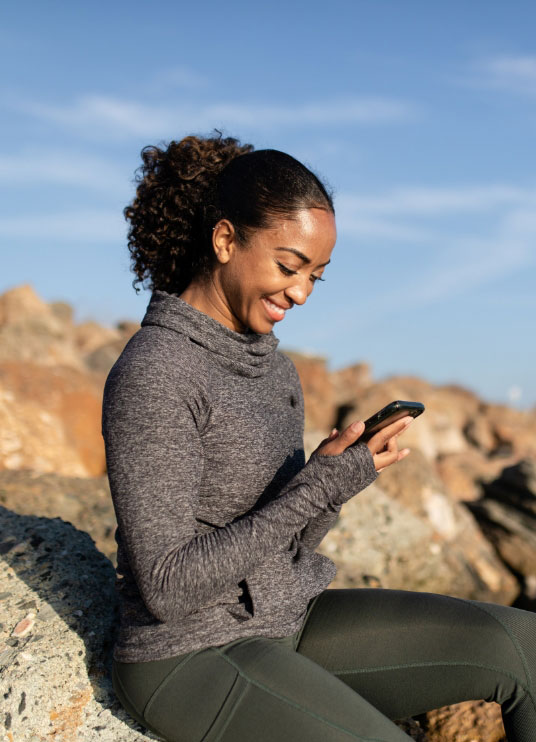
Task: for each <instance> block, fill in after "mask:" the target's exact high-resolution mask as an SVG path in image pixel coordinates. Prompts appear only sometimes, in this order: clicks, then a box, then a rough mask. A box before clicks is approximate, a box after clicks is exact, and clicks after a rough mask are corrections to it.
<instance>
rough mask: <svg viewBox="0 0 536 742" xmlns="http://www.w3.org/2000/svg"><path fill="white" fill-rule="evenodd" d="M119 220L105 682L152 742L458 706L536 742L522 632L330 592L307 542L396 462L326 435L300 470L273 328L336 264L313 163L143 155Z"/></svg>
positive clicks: (524, 626)
mask: <svg viewBox="0 0 536 742" xmlns="http://www.w3.org/2000/svg"><path fill="white" fill-rule="evenodd" d="M142 156H143V161H144V165H143V168H142V171H141V175H140V177H139V182H138V189H137V195H136V198H135V200H134V202H133V203H132V205H131V206H129V207H128V208H127V209H126V210H125V214H126V217H127V219H128V220H129V221H130V225H131V226H130V232H129V248H130V251H131V256H132V259H133V268H134V271H135V273H136V275H137V278H138V281H145V282H147V283H148V284H149V286H150V288H152V289H153V295H152V299H151V302H150V304H149V307H148V310H147V313H146V315H145V318H144V320H143V322H142V328H141V329H140V331H139V332H138V333H137V334H136V335H135V336H134V337H133V338H132V339H131V341H130V342H129V343H128V345H127V347H126V348H125V350H124V351H123V353H122V355H121V357H120V358H119V360H118V361H117V363H116V364H115V366H114V368H113V369H112V371H111V373H110V375H109V377H108V381H107V384H106V389H105V397H104V414H103V434H104V438H105V443H106V454H107V463H108V474H109V479H110V485H111V491H112V497H113V501H114V507H115V510H116V515H117V521H118V530H117V536H116V537H117V541H118V581H117V586H118V589H119V593H120V599H121V625H120V630H119V637H118V640H117V644H116V647H115V651H114V666H113V682H114V688H115V690H116V693H117V695H118V697H119V699H120V701H121V703H122V704H123V706H124V707H125V709H126V710H127V711H128V712H129V713H130V714H131V715H132V716H133V717H135V718H136V719H137V720H138V721H140V723H141V724H143V725H144V726H146V727H147V728H149V729H151V730H152V731H153V732H154V733H156V734H157V735H158V736H160V737H162V738H163V739H165V740H173V741H175V740H176V741H182V742H201V740H203V741H204V742H240V741H241V740H255V741H256V742H276V741H277V742H279V741H281V740H293V742H305V741H306V740H307V742H317V741H318V742H320V740H322V742H335V741H337V742H338V741H339V740H340V741H341V742H342V740H348V739H357V740H382V741H385V742H391V741H393V742H394V741H395V740H404V739H408V737H407V736H406V735H405V734H404V733H403V732H402V731H401V730H400V729H399V728H398V727H397V726H396V725H395V724H393V722H392V721H390V720H391V719H396V718H401V717H405V716H410V715H414V714H417V713H420V712H423V711H426V710H428V709H431V708H436V707H439V706H442V705H445V704H448V703H454V702H457V701H462V700H466V699H471V698H485V699H486V700H496V701H498V702H500V703H501V704H502V708H503V715H504V720H505V726H506V728H507V732H508V735H509V740H517V741H518V742H519V741H522V742H528V741H529V740H533V741H534V740H536V707H535V702H534V676H535V675H536V631H535V629H536V620H535V616H534V615H533V614H531V613H526V612H523V611H516V610H514V609H511V608H505V607H502V606H494V605H488V604H484V603H475V602H470V601H464V600H458V599H454V598H448V597H445V596H438V595H429V594H420V593H409V592H400V591H390V590H326V587H327V586H328V584H329V583H330V581H331V580H332V578H333V576H334V571H335V569H334V565H333V564H332V563H331V562H330V561H329V560H328V559H327V558H326V557H324V556H321V555H319V554H317V553H315V549H316V547H317V546H318V544H319V543H320V541H321V540H322V538H323V536H324V535H325V534H326V532H327V531H328V529H329V528H330V526H331V525H332V524H333V523H334V521H335V519H336V518H337V514H338V512H339V510H340V508H341V506H342V504H343V503H344V502H345V501H347V500H348V499H350V497H352V496H353V495H355V494H356V493H357V492H359V491H361V490H362V489H363V488H364V487H366V486H367V485H368V484H370V483H371V482H372V481H373V480H374V479H375V478H376V477H377V472H378V471H380V470H381V469H382V468H384V467H386V466H391V465H393V464H394V463H396V462H397V461H399V460H400V459H401V458H403V457H404V456H406V455H407V454H408V453H409V451H408V450H407V449H403V450H402V451H399V450H398V446H397V438H398V436H399V435H400V434H401V433H403V431H404V430H405V429H406V427H407V425H408V424H409V422H410V419H408V418H405V419H403V420H402V421H399V422H397V423H394V424H392V425H390V426H389V427H388V428H386V429H385V430H384V431H382V432H381V433H378V434H377V435H376V436H374V437H373V438H372V439H371V440H370V441H369V442H368V443H367V444H364V443H359V441H358V439H359V436H360V435H361V433H362V431H363V423H362V422H356V423H353V424H352V425H351V426H349V427H348V428H347V429H346V430H345V431H343V432H342V433H340V434H339V433H338V432H337V431H333V432H332V434H331V435H330V436H329V438H327V439H326V440H325V441H323V443H322V444H321V445H320V446H319V448H318V449H317V450H316V451H315V453H314V454H313V455H312V457H311V458H310V460H309V462H308V463H307V464H306V463H305V460H304V453H303V442H302V434H303V399H302V394H301V389H300V384H299V380H298V377H297V374H296V371H295V369H294V367H293V365H292V363H291V362H290V361H289V360H288V358H286V357H285V356H283V355H282V354H280V353H279V352H277V350H276V346H277V340H276V338H275V337H274V335H273V332H272V329H273V326H274V325H275V324H276V323H277V322H280V321H282V320H283V318H284V316H285V312H286V311H288V310H289V309H291V308H292V307H293V306H294V305H295V304H303V303H304V302H305V301H306V299H307V297H308V296H309V294H310V293H311V291H312V290H313V286H314V284H315V283H316V282H317V281H320V280H322V274H323V272H324V269H325V267H326V265H327V264H328V263H329V261H330V259H331V253H332V250H333V246H334V244H335V237H336V233H335V220H334V209H333V204H332V201H331V198H330V196H329V194H328V193H327V192H326V189H325V188H324V186H323V185H322V184H321V183H320V181H319V180H318V179H317V178H316V176H314V175H313V174H312V173H311V172H310V171H309V170H307V169H306V168H305V167H304V166H303V165H301V164H300V163H299V162H297V161H296V160H294V159H293V158H292V157H290V156H288V155H285V154H283V153H281V152H277V151H274V150H261V151H257V152H255V151H253V149H252V147H250V146H241V145H240V144H239V143H238V142H237V141H236V140H234V139H223V138H221V137H220V136H215V137H213V138H199V137H187V138H186V139H183V140H182V141H180V142H171V143H170V145H169V146H168V147H167V149H159V148H157V147H149V148H146V149H145V150H144V151H143V153H142Z"/></svg>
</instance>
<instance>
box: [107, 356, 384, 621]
mask: <svg viewBox="0 0 536 742" xmlns="http://www.w3.org/2000/svg"><path fill="white" fill-rule="evenodd" d="M178 388H179V389H180V388H182V389H183V390H184V389H185V390H186V391H183V393H182V394H179V395H178V394H177V389H178ZM193 388H195V385H194V384H188V383H186V384H185V383H184V379H183V378H182V379H181V380H180V381H179V380H177V379H173V378H162V377H161V376H157V374H156V372H154V371H153V370H152V368H151V366H150V365H149V364H143V365H141V364H140V365H138V366H135V365H134V364H131V365H130V366H129V369H128V373H124V374H123V373H122V372H121V368H120V367H119V369H118V370H117V371H115V372H112V374H111V375H110V377H109V379H108V382H107V385H106V389H105V396H104V408H103V435H104V439H105V444H106V457H107V464H108V476H109V479H110V487H111V491H112V496H113V500H114V507H115V510H116V515H117V520H118V524H119V528H120V532H121V536H122V540H123V544H124V547H125V549H126V553H127V556H128V561H129V565H130V567H131V569H132V571H133V574H134V577H135V579H136V582H137V584H138V587H139V590H140V593H141V596H142V598H143V600H144V602H145V604H146V605H147V607H148V609H149V610H150V611H151V613H153V615H155V616H156V617H157V618H158V619H160V620H164V621H165V620H168V619H169V618H171V617H174V616H181V615H187V614H188V613H190V612H192V611H193V610H195V609H197V608H199V607H200V606H202V605H203V604H204V603H206V602H207V601H208V600H209V599H210V600H212V599H214V597H215V596H218V595H220V594H222V593H223V592H225V591H226V589H228V588H230V587H232V586H233V585H236V584H237V583H238V582H240V580H242V579H244V577H245V576H246V575H247V574H248V573H249V572H250V571H251V570H252V569H253V568H255V567H256V566H257V565H258V564H259V563H260V562H261V561H262V560H263V558H264V556H265V555H266V554H267V553H268V552H270V551H272V550H274V549H276V548H277V547H278V545H280V546H281V547H282V548H285V546H286V544H288V541H289V537H291V536H292V535H293V534H294V533H298V532H299V531H300V530H302V529H303V528H304V527H305V526H306V525H307V523H308V522H309V521H310V519H311V518H314V517H316V516H318V515H320V514H325V513H332V512H333V509H335V508H337V507H338V506H340V505H341V504H342V503H343V502H344V501H346V500H347V499H349V497H350V496H351V495H353V494H355V493H356V492H357V491H359V490H361V489H363V488H364V487H366V486H367V485H368V484H369V483H370V482H371V481H373V479H375V477H376V472H375V469H374V464H373V462H372V457H371V455H370V452H369V451H368V449H366V447H365V446H355V447H353V448H350V449H347V450H346V451H344V453H342V454H341V455H340V456H313V457H312V458H311V460H310V461H309V463H308V464H307V465H306V466H305V467H304V468H303V469H302V470H301V471H300V472H299V473H298V474H297V475H296V476H295V477H294V478H293V479H292V480H291V481H290V482H289V483H288V484H287V485H286V486H285V488H284V489H283V490H282V492H281V496H280V497H278V498H277V499H276V500H273V501H271V502H269V503H268V504H267V505H265V506H264V507H263V508H261V509H259V510H257V511H255V512H252V513H250V514H247V515H245V516H243V517H242V518H239V519H237V520H235V521H233V522H232V523H229V524H228V525H226V526H225V527H223V528H218V529H216V530H214V531H210V532H208V533H207V532H205V533H198V532H197V531H196V525H197V524H196V520H195V515H196V503H197V497H198V489H199V483H200V481H201V475H202V462H203V448H202V443H201V436H200V432H201V429H202V425H203V416H204V415H205V414H206V410H203V400H202V399H201V397H200V394H194V393H193V391H192V389H193Z"/></svg>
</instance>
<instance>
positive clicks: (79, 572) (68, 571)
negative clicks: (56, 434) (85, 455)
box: [0, 507, 156, 742]
mask: <svg viewBox="0 0 536 742" xmlns="http://www.w3.org/2000/svg"><path fill="white" fill-rule="evenodd" d="M0 531H1V533H2V534H3V538H2V541H1V543H0V546H1V547H2V548H1V549H0V550H1V551H2V552H3V556H2V560H1V561H0V590H1V591H4V592H6V591H5V588H6V587H9V591H8V592H10V596H9V597H8V598H5V599H4V600H3V612H4V615H5V621H4V627H3V629H2V631H1V632H0V663H1V665H2V667H1V668H0V686H1V687H0V693H1V694H2V700H3V706H2V712H3V720H4V723H5V726H6V731H8V737H7V738H6V739H11V740H17V742H30V741H31V740H33V739H37V740H52V739H54V740H60V739H61V740H62V742H75V741H76V740H82V739H83V740H84V742H97V741H98V742H118V741H119V740H120V741H121V742H138V740H139V741H140V742H141V740H146V739H156V737H155V736H153V735H151V734H149V733H147V734H146V733H145V730H143V729H142V727H140V726H139V725H138V724H137V723H136V722H134V721H133V720H132V719H131V718H130V717H128V715H127V714H126V713H125V712H124V711H123V709H122V708H121V706H120V705H119V703H118V702H117V700H116V698H115V696H114V693H113V690H112V687H111V681H110V663H111V646H112V642H113V640H114V628H115V625H116V623H117V615H116V598H115V591H114V569H113V567H112V564H111V563H110V562H109V561H108V559H106V557H104V556H103V555H102V554H100V553H99V552H98V551H97V549H96V548H95V544H94V543H93V541H92V540H91V538H90V537H89V536H88V534H86V533H83V532H81V531H78V530H77V529H75V528H74V527H73V526H72V525H71V524H68V523H65V522H64V521H62V520H61V519H59V518H54V519H49V518H39V517H36V516H31V515H18V514H15V513H12V512H10V511H9V510H7V509H5V508H3V507H0ZM17 543H23V544H26V545H28V548H27V549H25V550H24V551H23V552H20V551H17V550H16V549H15V548H13V547H14V546H15V545H16V544H17ZM21 601H22V602H23V603H25V602H28V601H33V602H34V603H35V605H36V611H35V614H36V617H35V622H34V624H33V625H32V626H31V628H29V629H28V631H24V632H19V634H18V635H19V638H18V639H17V640H16V641H15V644H13V645H9V644H8V643H7V641H6V639H7V637H8V636H9V634H10V633H11V632H12V631H13V630H14V629H15V627H17V626H18V625H20V622H21V621H24V620H25V619H24V613H23V611H22V610H21V608H20V607H19V604H20V603H21ZM3 646H5V647H6V648H5V649H2V647H3ZM9 735H11V736H9Z"/></svg>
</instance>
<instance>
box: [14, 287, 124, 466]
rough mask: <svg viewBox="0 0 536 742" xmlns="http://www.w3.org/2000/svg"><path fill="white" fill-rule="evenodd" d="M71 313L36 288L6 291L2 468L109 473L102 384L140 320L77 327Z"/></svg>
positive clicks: (18, 288) (93, 323) (68, 309)
mask: <svg viewBox="0 0 536 742" xmlns="http://www.w3.org/2000/svg"><path fill="white" fill-rule="evenodd" d="M72 315H73V312H72V309H71V307H70V306H69V305H68V304H64V303H62V302H53V303H51V304H47V303H46V302H44V301H42V299H40V298H39V297H38V296H37V295H36V294H35V292H34V290H33V289H32V288H31V287H30V286H20V287H17V288H14V289H11V290H10V291H7V292H5V293H4V294H3V295H1V296H0V470H1V469H10V470H15V469H27V468H29V469H33V470H35V471H38V472H57V473H59V474H64V475H66V476H79V477H80V476H89V477H92V476H97V475H99V474H103V473H104V472H105V460H104V446H103V442H102V436H101V404H102V389H103V385H104V381H105V378H106V374H107V373H108V371H109V370H110V368H111V366H112V365H113V363H114V362H115V360H116V359H117V356H118V355H119V353H120V352H121V350H122V348H123V346H124V345H125V343H126V342H127V340H128V339H129V338H130V337H131V335H132V334H133V333H134V332H135V331H136V329H137V328H138V325H136V324H134V323H131V322H122V323H119V324H118V326H117V327H116V328H104V327H101V326H99V325H98V324H97V323H95V322H85V323H82V324H80V325H76V324H75V323H74V322H73V316H72Z"/></svg>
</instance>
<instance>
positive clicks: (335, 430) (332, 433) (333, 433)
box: [330, 428, 339, 435]
mask: <svg viewBox="0 0 536 742" xmlns="http://www.w3.org/2000/svg"><path fill="white" fill-rule="evenodd" d="M338 432H339V431H338V430H337V428H333V430H332V431H331V433H330V435H335V433H338Z"/></svg>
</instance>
